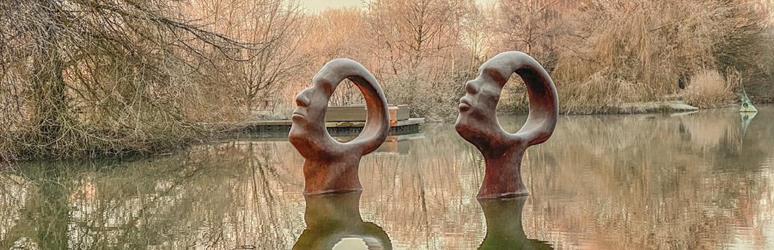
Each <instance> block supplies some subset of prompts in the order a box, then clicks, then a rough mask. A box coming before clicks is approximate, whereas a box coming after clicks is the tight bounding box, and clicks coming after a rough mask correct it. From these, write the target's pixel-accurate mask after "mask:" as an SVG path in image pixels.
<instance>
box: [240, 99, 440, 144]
mask: <svg viewBox="0 0 774 250" xmlns="http://www.w3.org/2000/svg"><path fill="white" fill-rule="evenodd" d="M388 110H389V112H390V135H406V134H415V133H419V132H420V131H421V129H420V127H421V126H422V124H424V123H425V118H410V117H409V108H408V106H406V105H397V106H390V107H388ZM365 118H366V108H365V105H352V106H338V107H328V112H327V113H326V116H325V127H326V128H327V129H328V133H330V134H331V136H336V137H340V136H353V135H357V134H359V133H360V131H361V130H362V129H363V126H365ZM291 124H292V121H290V120H262V121H250V122H247V123H245V124H241V126H239V127H240V128H239V131H238V132H239V134H241V135H245V136H248V137H258V138H274V137H287V135H288V133H289V132H290V125H291Z"/></svg>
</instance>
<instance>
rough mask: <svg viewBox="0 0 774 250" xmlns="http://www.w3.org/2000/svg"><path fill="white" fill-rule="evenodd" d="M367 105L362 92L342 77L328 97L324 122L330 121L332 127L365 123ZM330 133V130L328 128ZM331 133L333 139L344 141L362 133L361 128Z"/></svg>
mask: <svg viewBox="0 0 774 250" xmlns="http://www.w3.org/2000/svg"><path fill="white" fill-rule="evenodd" d="M367 111H368V107H367V105H366V101H365V97H364V96H363V93H361V92H360V90H359V89H358V88H357V86H355V83H353V82H352V81H351V80H349V79H344V80H343V81H341V83H339V85H338V86H337V87H336V90H334V91H333V94H332V95H331V97H330V99H328V111H327V112H326V114H325V116H326V117H325V120H326V123H329V124H330V123H332V124H333V126H334V127H352V126H350V125H352V123H365V121H366V120H367V119H368V114H367V113H368V112H367ZM328 131H329V133H331V130H328ZM344 132H345V133H331V137H333V139H334V140H336V141H338V142H341V143H346V142H349V141H352V140H354V139H355V138H357V137H358V136H360V135H362V134H363V129H360V132H358V133H351V132H350V131H344Z"/></svg>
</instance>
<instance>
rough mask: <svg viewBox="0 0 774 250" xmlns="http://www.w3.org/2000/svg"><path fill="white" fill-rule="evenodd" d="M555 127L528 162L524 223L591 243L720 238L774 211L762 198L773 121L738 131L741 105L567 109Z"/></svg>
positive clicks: (710, 242) (766, 194)
mask: <svg viewBox="0 0 774 250" xmlns="http://www.w3.org/2000/svg"><path fill="white" fill-rule="evenodd" d="M764 125H765V124H764ZM559 126H560V127H559V128H558V129H557V131H558V133H556V134H555V137H554V138H552V140H553V141H552V142H551V143H549V144H547V145H545V146H541V147H539V148H537V150H535V151H533V152H531V154H530V155H529V161H527V162H528V164H529V166H528V167H527V169H528V172H529V173H527V174H528V175H532V176H534V178H530V180H529V181H528V182H529V183H530V185H531V188H532V190H534V191H533V196H531V199H532V203H531V204H530V205H529V208H528V209H527V211H528V212H526V213H528V214H530V215H532V216H529V217H530V218H533V219H532V221H530V222H529V224H530V225H529V226H528V227H530V228H532V229H537V228H542V229H546V228H549V229H551V230H543V232H548V233H542V234H541V236H543V237H542V238H553V239H554V243H557V244H569V245H573V246H581V247H590V248H598V247H600V246H606V247H610V248H614V249H615V248H626V249H629V248H646V247H647V248H657V249H663V248H690V247H714V246H718V245H721V244H728V243H730V242H733V240H734V237H735V236H738V235H737V232H735V231H734V230H737V229H736V228H737V227H744V228H750V229H751V231H752V232H753V233H752V234H757V235H762V232H763V230H764V229H763V225H765V223H767V222H769V220H770V219H768V218H771V217H772V216H774V211H773V210H772V208H771V207H769V206H768V205H765V204H770V203H771V202H772V199H771V193H770V191H768V190H770V189H771V178H770V175H771V170H770V169H767V168H768V167H767V168H764V166H765V165H766V163H765V162H766V161H767V158H770V157H773V156H774V155H772V154H771V153H772V152H771V151H770V149H771V148H773V147H774V141H773V140H772V138H774V133H773V132H774V131H772V126H770V125H768V126H759V127H756V126H757V124H755V123H754V122H753V124H752V125H751V129H749V130H748V134H747V135H746V136H745V137H744V139H742V133H741V129H740V128H741V124H740V120H739V114H738V113H735V112H726V111H714V112H703V113H700V114H693V115H686V116H678V117H658V116H607V117H568V118H566V119H564V120H563V122H562V123H560V125H559ZM766 151H769V152H766ZM769 167H770V166H769ZM552 232H553V233H552ZM562 232H563V233H562ZM571 232H584V233H583V234H584V235H586V236H587V237H588V236H589V235H590V237H592V238H594V240H590V239H588V238H587V239H583V238H581V237H570V236H569V235H571V234H568V233H571ZM755 243H756V244H762V243H763V242H761V240H760V238H758V239H757V242H755Z"/></svg>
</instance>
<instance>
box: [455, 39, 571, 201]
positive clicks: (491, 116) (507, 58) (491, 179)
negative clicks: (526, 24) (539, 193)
mask: <svg viewBox="0 0 774 250" xmlns="http://www.w3.org/2000/svg"><path fill="white" fill-rule="evenodd" d="M513 73H516V74H518V75H519V76H521V78H522V79H523V80H524V83H525V84H526V85H527V92H528V95H529V115H528V117H527V121H526V123H525V124H524V125H523V126H522V127H521V129H519V131H517V132H516V133H508V132H506V131H504V130H503V128H502V127H501V126H500V124H499V122H498V121H497V114H496V111H495V110H496V108H497V103H498V101H499V96H500V92H502V89H503V86H505V84H506V83H507V82H508V79H509V78H510V76H511V75H512V74H513ZM465 90H466V94H465V96H464V97H462V98H461V99H460V104H459V110H460V113H459V116H458V117H457V122H456V124H455V129H456V130H457V133H459V134H460V136H462V137H463V138H464V139H465V140H467V141H468V142H470V143H471V144H473V145H475V146H476V148H478V150H479V151H481V154H482V155H483V156H484V160H485V163H486V170H485V175H484V182H483V183H482V185H481V189H480V190H479V193H478V197H479V198H500V197H513V196H522V195H527V189H526V187H525V186H524V183H523V182H522V179H521V160H522V158H523V155H524V151H525V150H526V149H527V147H529V146H532V145H536V144H540V143H543V142H545V141H546V140H548V138H549V137H551V134H553V132H554V128H555V127H556V121H557V117H558V114H559V108H558V107H559V100H558V97H557V93H556V87H555V86H554V83H553V81H552V80H551V77H550V76H549V75H548V72H546V70H545V69H544V68H543V66H541V65H540V64H539V63H538V62H537V61H535V59H533V58H532V57H530V56H529V55H527V54H524V53H521V52H515V51H511V52H504V53H501V54H499V55H497V56H495V57H493V58H492V59H490V60H489V61H487V62H485V63H484V64H483V65H481V67H480V68H479V75H478V77H477V78H476V79H474V80H471V81H469V82H468V83H466V86H465Z"/></svg>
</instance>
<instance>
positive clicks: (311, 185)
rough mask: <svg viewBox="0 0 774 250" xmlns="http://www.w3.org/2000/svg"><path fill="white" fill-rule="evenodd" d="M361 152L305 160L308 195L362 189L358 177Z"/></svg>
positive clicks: (306, 190) (305, 189) (305, 180)
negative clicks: (332, 157) (330, 157)
mask: <svg viewBox="0 0 774 250" xmlns="http://www.w3.org/2000/svg"><path fill="white" fill-rule="evenodd" d="M360 157H361V156H360V155H359V154H350V155H345V156H342V157H338V158H335V159H306V160H305V161H304V186H305V188H304V193H305V194H307V195H315V194H326V193H343V192H351V191H360V190H362V189H363V187H362V186H361V185H360V179H359V178H358V165H359V164H360Z"/></svg>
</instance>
